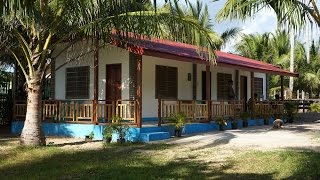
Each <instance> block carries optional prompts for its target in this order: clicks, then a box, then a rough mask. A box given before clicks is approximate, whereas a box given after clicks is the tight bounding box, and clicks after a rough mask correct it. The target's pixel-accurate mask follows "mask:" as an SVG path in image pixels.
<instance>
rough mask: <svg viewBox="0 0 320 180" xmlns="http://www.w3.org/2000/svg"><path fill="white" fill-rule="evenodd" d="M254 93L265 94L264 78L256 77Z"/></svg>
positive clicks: (259, 95)
mask: <svg viewBox="0 0 320 180" xmlns="http://www.w3.org/2000/svg"><path fill="white" fill-rule="evenodd" d="M254 93H255V94H257V95H258V97H261V95H263V78H256V77H255V78H254Z"/></svg>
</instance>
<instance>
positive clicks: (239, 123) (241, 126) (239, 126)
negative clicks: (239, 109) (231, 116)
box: [237, 119, 243, 129]
mask: <svg viewBox="0 0 320 180" xmlns="http://www.w3.org/2000/svg"><path fill="white" fill-rule="evenodd" d="M237 121H238V129H242V128H243V121H242V120H241V119H238V120H237Z"/></svg>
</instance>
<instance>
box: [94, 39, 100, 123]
mask: <svg viewBox="0 0 320 180" xmlns="http://www.w3.org/2000/svg"><path fill="white" fill-rule="evenodd" d="M94 43H95V44H94V53H93V88H94V89H93V122H94V123H96V124H98V113H97V110H98V94H99V79H98V78H99V77H98V76H99V40H98V39H95V40H94Z"/></svg>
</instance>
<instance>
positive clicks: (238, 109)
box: [211, 101, 245, 118]
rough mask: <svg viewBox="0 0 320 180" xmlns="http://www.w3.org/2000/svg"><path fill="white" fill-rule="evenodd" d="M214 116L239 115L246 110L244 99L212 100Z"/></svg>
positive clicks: (235, 116) (234, 116)
mask: <svg viewBox="0 0 320 180" xmlns="http://www.w3.org/2000/svg"><path fill="white" fill-rule="evenodd" d="M211 103H212V105H211V112H212V118H215V117H233V118H237V117H239V116H240V115H241V114H242V113H243V112H244V110H245V104H244V101H211Z"/></svg>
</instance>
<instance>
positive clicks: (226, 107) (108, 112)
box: [14, 99, 284, 128]
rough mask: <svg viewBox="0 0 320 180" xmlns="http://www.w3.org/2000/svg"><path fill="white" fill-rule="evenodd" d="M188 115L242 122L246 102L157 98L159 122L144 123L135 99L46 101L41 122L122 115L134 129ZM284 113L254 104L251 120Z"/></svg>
mask: <svg viewBox="0 0 320 180" xmlns="http://www.w3.org/2000/svg"><path fill="white" fill-rule="evenodd" d="M26 109H27V105H26V102H25V101H17V102H16V103H15V106H14V119H16V120H20V121H21V120H24V119H25V116H26ZM180 112H181V113H183V114H185V115H186V117H187V120H188V123H209V122H210V121H213V122H214V121H215V120H216V119H217V118H219V117H223V118H226V119H230V118H231V119H242V114H243V113H244V112H246V103H245V101H238V100H234V101H217V100H170V99H158V118H157V121H152V122H150V121H149V122H148V121H144V119H143V118H138V116H137V113H138V107H137V101H135V100H116V101H111V100H109V101H108V100H99V101H95V100H44V101H43V102H42V119H43V121H45V122H55V123H74V124H96V125H98V124H105V123H111V120H112V117H114V116H119V117H121V118H122V119H123V123H125V124H127V125H130V126H133V127H135V126H136V127H140V128H141V127H142V126H143V125H144V124H145V125H147V126H150V125H151V126H161V125H162V124H167V123H169V121H168V119H169V118H170V117H171V116H172V115H173V114H176V113H180ZM283 113H284V108H283V101H260V102H255V106H254V108H253V111H252V112H250V115H251V116H252V117H260V118H263V117H272V116H275V115H280V114H283Z"/></svg>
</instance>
